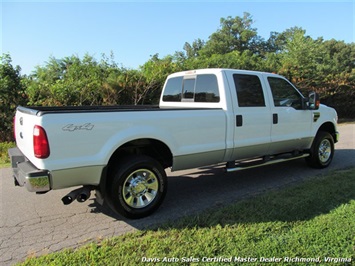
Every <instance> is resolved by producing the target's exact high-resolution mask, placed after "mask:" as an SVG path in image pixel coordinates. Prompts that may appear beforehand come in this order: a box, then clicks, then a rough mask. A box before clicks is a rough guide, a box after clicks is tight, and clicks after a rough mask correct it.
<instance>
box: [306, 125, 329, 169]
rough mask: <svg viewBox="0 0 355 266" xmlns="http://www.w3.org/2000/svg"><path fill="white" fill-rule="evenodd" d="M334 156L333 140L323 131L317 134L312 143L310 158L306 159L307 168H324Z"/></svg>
mask: <svg viewBox="0 0 355 266" xmlns="http://www.w3.org/2000/svg"><path fill="white" fill-rule="evenodd" d="M333 156H334V139H333V137H332V135H331V134H329V133H328V132H325V131H320V132H318V134H317V136H316V138H315V139H314V141H313V144H312V147H311V152H310V156H309V157H307V158H306V161H307V163H308V165H309V166H311V167H313V168H325V167H328V166H329V165H330V163H331V162H332V160H333Z"/></svg>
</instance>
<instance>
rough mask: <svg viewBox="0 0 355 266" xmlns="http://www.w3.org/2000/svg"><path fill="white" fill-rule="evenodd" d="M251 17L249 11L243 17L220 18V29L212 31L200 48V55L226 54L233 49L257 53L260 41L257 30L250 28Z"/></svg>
mask: <svg viewBox="0 0 355 266" xmlns="http://www.w3.org/2000/svg"><path fill="white" fill-rule="evenodd" d="M252 24H253V19H252V17H251V15H250V14H249V13H246V12H245V13H244V15H243V17H238V16H236V17H235V18H232V17H231V16H229V17H227V18H221V20H220V29H219V30H217V31H216V32H214V33H212V35H211V36H210V37H209V40H208V41H207V42H206V45H205V46H204V47H203V48H202V49H200V55H203V56H206V57H209V56H211V55H213V54H227V53H230V52H233V51H239V52H243V51H245V50H250V51H252V52H253V53H257V52H258V51H259V50H260V45H261V42H262V39H261V37H259V36H258V35H257V30H256V29H255V28H252Z"/></svg>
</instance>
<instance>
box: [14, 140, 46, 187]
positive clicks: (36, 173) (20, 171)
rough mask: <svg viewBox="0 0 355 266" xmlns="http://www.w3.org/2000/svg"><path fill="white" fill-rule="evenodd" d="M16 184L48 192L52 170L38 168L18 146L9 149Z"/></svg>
mask: <svg viewBox="0 0 355 266" xmlns="http://www.w3.org/2000/svg"><path fill="white" fill-rule="evenodd" d="M8 153H9V156H10V159H11V167H12V171H13V176H14V178H15V185H18V186H21V187H23V186H24V187H26V189H27V190H28V191H30V192H40V193H43V192H47V191H49V190H51V187H50V172H49V171H48V170H40V169H37V168H36V167H35V166H34V165H33V164H32V163H31V162H30V161H28V160H27V159H26V157H25V156H24V155H23V153H22V152H21V151H20V150H19V149H18V148H17V147H16V148H11V149H9V150H8Z"/></svg>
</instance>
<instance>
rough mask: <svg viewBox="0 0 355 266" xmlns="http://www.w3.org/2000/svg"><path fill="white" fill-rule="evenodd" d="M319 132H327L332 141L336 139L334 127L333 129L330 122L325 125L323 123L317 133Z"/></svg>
mask: <svg viewBox="0 0 355 266" xmlns="http://www.w3.org/2000/svg"><path fill="white" fill-rule="evenodd" d="M319 131H325V132H328V133H329V134H331V135H332V136H333V139H334V140H335V139H336V136H335V133H336V132H335V127H334V125H333V123H331V122H327V123H324V124H323V125H321V127H320V128H319V129H318V132H319ZM318 132H317V134H318Z"/></svg>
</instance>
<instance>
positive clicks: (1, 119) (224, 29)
mask: <svg viewBox="0 0 355 266" xmlns="http://www.w3.org/2000/svg"><path fill="white" fill-rule="evenodd" d="M0 61H1V62H0V104H1V105H0V106H1V107H0V109H1V116H0V141H8V140H12V138H13V137H12V117H13V114H14V111H15V109H16V106H17V105H39V106H65V105H74V106H75V105H76V106H77V105H126V104H134V105H137V104H157V103H158V101H159V96H160V92H161V90H162V87H163V85H164V81H165V79H166V77H167V75H169V74H171V73H173V72H177V71H183V70H189V69H198V68H215V67H217V68H218V67H221V68H235V69H247V70H257V71H266V72H274V73H278V74H281V75H283V76H285V77H286V78H288V79H289V80H290V81H291V82H293V83H294V84H295V85H296V86H297V87H298V88H299V89H300V90H301V91H302V92H303V93H305V94H308V92H309V91H316V92H318V93H319V94H320V96H321V100H322V102H324V103H326V104H328V105H330V106H332V107H334V108H335V109H336V110H337V111H338V114H339V116H340V117H343V118H354V117H355V105H354V102H355V87H354V85H355V68H354V66H355V43H350V44H349V43H345V42H344V41H337V40H334V39H332V40H324V39H323V38H321V37H320V38H317V39H313V38H311V37H310V36H307V35H306V31H305V30H304V29H302V28H299V27H293V28H290V29H286V30H285V31H283V32H281V33H279V32H271V33H270V37H269V38H268V39H264V38H262V37H261V36H259V35H258V33H257V29H256V28H254V27H253V19H252V16H251V15H250V14H249V13H244V14H243V16H241V17H239V16H236V17H230V16H229V17H227V18H221V19H220V26H219V29H218V30H217V31H216V32H213V33H212V34H211V35H210V36H209V38H208V39H207V40H201V39H199V38H198V39H196V40H194V41H193V42H192V43H188V42H186V43H185V44H184V45H183V50H182V51H176V52H175V53H174V54H171V55H167V56H164V57H159V54H155V55H153V56H151V58H150V59H149V60H148V61H147V62H145V63H144V64H143V65H142V66H140V67H139V68H138V69H129V68H125V67H124V66H120V65H119V64H118V63H116V62H115V58H114V55H113V54H112V53H111V54H110V55H109V56H107V55H105V54H102V56H101V58H100V59H96V58H94V57H93V56H91V55H89V54H86V55H84V56H83V57H82V58H80V57H78V56H77V55H71V56H68V57H65V58H62V59H57V58H54V57H50V58H49V59H48V61H47V62H45V64H44V65H43V66H37V67H36V68H35V69H34V71H33V72H32V73H31V74H30V75H21V68H20V66H13V65H12V60H11V56H10V55H9V54H3V55H2V56H1V60H0Z"/></svg>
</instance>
